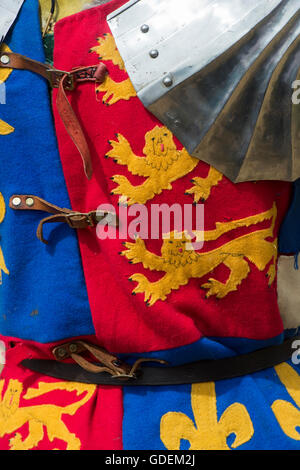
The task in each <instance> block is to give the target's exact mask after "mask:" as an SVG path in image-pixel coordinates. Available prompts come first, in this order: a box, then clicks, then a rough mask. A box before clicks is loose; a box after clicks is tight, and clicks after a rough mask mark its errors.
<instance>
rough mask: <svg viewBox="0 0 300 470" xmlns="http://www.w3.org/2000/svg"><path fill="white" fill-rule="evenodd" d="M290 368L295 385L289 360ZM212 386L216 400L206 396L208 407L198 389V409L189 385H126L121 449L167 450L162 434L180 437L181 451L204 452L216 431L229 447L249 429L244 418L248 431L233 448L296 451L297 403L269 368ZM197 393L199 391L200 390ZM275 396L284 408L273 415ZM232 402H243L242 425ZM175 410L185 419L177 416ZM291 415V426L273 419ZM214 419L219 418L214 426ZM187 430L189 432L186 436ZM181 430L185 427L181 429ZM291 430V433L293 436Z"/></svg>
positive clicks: (299, 432)
mask: <svg viewBox="0 0 300 470" xmlns="http://www.w3.org/2000/svg"><path fill="white" fill-rule="evenodd" d="M289 366H290V367H291V369H290V371H291V372H292V371H293V370H294V371H296V372H297V375H298V384H299V374H300V367H299V366H295V365H293V364H291V363H289ZM213 386H214V387H215V398H216V401H215V403H214V397H213V394H210V398H212V401H211V402H210V405H209V402H208V394H207V395H205V393H202V403H201V404H200V406H198V408H197V406H195V405H197V404H199V400H198V398H197V397H196V399H195V401H194V409H193V406H192V402H191V390H192V388H191V386H190V385H181V386H174V387H132V388H131V387H126V388H125V389H124V419H123V445H124V449H125V450H166V447H167V446H165V445H164V442H166V435H167V436H168V437H170V436H171V437H174V436H175V437H178V436H181V440H180V450H188V449H190V448H191V446H194V447H192V448H193V449H197V450H208V447H207V444H205V441H206V442H207V441H208V442H209V443H210V444H212V443H213V442H214V441H215V440H216V437H217V433H218V432H220V433H221V436H222V435H223V437H224V434H225V438H224V439H223V445H225V446H227V447H228V449H230V448H232V446H233V443H234V440H235V437H237V439H241V437H242V433H243V431H244V430H245V429H247V427H248V428H249V418H250V424H251V426H252V429H253V432H250V433H249V431H248V433H246V439H245V440H244V441H243V439H241V440H242V443H241V444H239V445H238V446H237V447H236V448H237V449H238V450H299V449H300V410H299V406H300V403H299V402H298V403H295V402H294V400H293V398H292V396H291V394H290V393H288V389H287V388H286V386H285V385H284V384H283V383H282V382H281V381H280V379H279V376H278V375H277V373H276V371H275V369H274V368H271V369H267V370H265V371H263V372H259V373H255V374H252V375H248V376H245V377H242V378H236V379H231V380H223V381H220V382H216V383H215V385H213ZM202 390H203V389H202ZM198 392H199V395H201V388H200V389H198ZM298 395H299V392H298ZM194 397H195V395H194ZM277 400H283V401H284V402H285V403H284V407H283V412H281V413H280V414H279V415H277V416H276V414H275V412H273V410H272V405H273V404H274V402H276V401H277ZM237 403H239V404H241V405H243V408H244V411H243V413H245V412H246V414H247V415H248V417H249V418H248V424H247V426H246V424H245V419H241V420H240V422H239V421H238V420H236V419H235V417H234V415H235V413H234V412H233V410H232V409H231V410H230V408H229V407H231V406H232V405H233V404H235V405H234V407H237V406H238V407H239V408H240V407H241V406H240V405H236V404H237ZM285 410H287V412H286V411H285ZM225 411H226V413H229V416H228V417H227V423H229V425H228V429H227V431H226V432H225V433H224V428H222V424H220V420H221V417H222V415H223V417H224V416H226V413H225V415H224V412H225ZM174 412H175V413H174ZM167 413H170V414H171V416H170V417H171V426H170V427H169V431H168V432H167V433H166V431H165V428H164V427H163V426H161V423H162V422H163V421H162V418H163V417H165V415H166V414H167ZM179 413H180V414H183V415H185V417H184V416H181V417H179ZM285 413H286V414H285ZM241 415H242V413H241V410H239V412H238V413H237V416H239V417H241ZM291 415H293V417H294V426H288V428H287V429H285V430H284V429H283V427H282V426H281V425H280V421H279V420H278V419H277V417H279V418H281V419H282V420H283V421H284V422H285V423H287V419H286V418H290V417H291ZM297 417H298V420H297ZM164 419H165V418H164ZM189 420H191V421H189ZM214 420H215V421H217V422H218V424H217V425H215V423H214ZM183 421H185V423H183ZM182 423H183V424H182ZM188 423H189V424H188ZM297 423H298V424H297ZM251 426H250V427H251ZM188 429H190V430H191V429H192V430H193V431H192V432H190V434H188V432H187V430H188ZM182 430H184V432H183V433H182ZM291 430H292V431H293V433H294V435H293V436H292V432H291ZM220 442H221V443H222V439H221V440H220V439H219V446H218V447H217V449H215V450H222V449H223V448H222V447H220ZM202 446H203V447H204V448H203V447H202ZM169 450H174V448H173V449H170V448H169Z"/></svg>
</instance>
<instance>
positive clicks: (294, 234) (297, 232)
mask: <svg viewBox="0 0 300 470" xmlns="http://www.w3.org/2000/svg"><path fill="white" fill-rule="evenodd" d="M279 252H280V253H282V254H288V255H289V254H295V255H298V253H299V252H300V179H298V180H297V181H296V182H295V183H294V191H293V200H292V203H291V206H290V208H289V210H288V213H287V215H286V217H285V220H284V221H283V224H282V226H281V229H280V233H279Z"/></svg>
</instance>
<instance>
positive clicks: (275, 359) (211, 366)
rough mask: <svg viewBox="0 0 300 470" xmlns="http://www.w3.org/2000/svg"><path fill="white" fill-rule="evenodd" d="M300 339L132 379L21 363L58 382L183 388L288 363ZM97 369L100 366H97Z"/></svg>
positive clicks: (146, 370) (142, 371)
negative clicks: (175, 386) (183, 385)
mask: <svg viewBox="0 0 300 470" xmlns="http://www.w3.org/2000/svg"><path fill="white" fill-rule="evenodd" d="M299 339H300V336H294V337H292V338H290V339H288V340H286V341H284V342H283V343H282V344H280V345H276V346H271V347H268V348H264V349H259V350H257V351H254V352H251V353H248V354H242V355H239V356H234V357H229V358H225V359H216V360H205V361H197V362H192V363H188V364H184V365H181V366H175V367H169V366H160V367H157V366H156V367H149V366H147V367H146V366H143V367H140V368H139V369H138V370H137V371H136V373H135V375H134V376H132V377H129V376H123V377H122V375H120V376H119V377H118V376H112V375H110V374H109V373H107V372H101V373H99V372H98V373H95V372H90V371H88V370H85V369H83V368H82V367H80V365H78V364H68V363H64V362H57V361H52V360H42V359H25V360H23V361H22V365H23V366H24V367H26V368H28V369H30V370H32V371H34V372H39V373H41V374H44V375H48V376H50V377H55V378H57V379H62V380H67V381H72V382H82V383H88V384H95V385H117V386H126V387H128V386H141V385H146V386H157V385H182V384H192V383H201V382H212V381H218V380H224V379H231V378H234V377H240V376H243V375H248V374H253V373H255V372H259V371H261V370H264V369H268V368H270V367H273V366H275V365H277V364H280V363H282V362H285V361H287V360H289V359H290V358H291V356H292V354H293V352H295V348H293V343H294V341H296V340H299ZM153 361H155V359H154V360H153ZM95 365H96V364H95ZM97 366H100V367H101V364H97Z"/></svg>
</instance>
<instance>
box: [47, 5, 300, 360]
mask: <svg viewBox="0 0 300 470" xmlns="http://www.w3.org/2000/svg"><path fill="white" fill-rule="evenodd" d="M123 3H124V2H123V1H112V2H110V3H109V4H107V5H104V6H101V7H97V8H93V9H91V10H88V11H85V12H81V13H79V14H77V15H74V16H71V17H69V18H65V19H63V20H61V21H60V22H58V23H57V24H56V28H55V53H54V65H55V67H56V68H58V69H62V70H71V69H72V67H75V66H86V65H93V64H96V63H98V60H99V59H98V55H97V54H96V53H95V52H92V51H91V48H93V47H95V46H97V44H98V42H97V38H99V37H102V38H103V37H105V36H103V34H104V33H109V27H108V25H107V22H106V16H107V14H108V13H110V12H111V11H113V10H114V9H116V8H117V7H119V6H120V5H121V4H123ZM102 61H103V62H104V63H105V64H106V65H107V67H108V70H109V74H110V78H111V79H113V80H114V81H124V80H125V79H127V78H128V76H127V74H126V72H125V71H124V70H121V69H120V67H118V66H116V65H115V64H114V63H113V61H112V60H105V57H103V59H102ZM68 96H69V99H70V101H71V103H72V106H73V108H74V110H75V112H76V114H77V116H78V118H79V120H80V122H81V124H82V127H83V129H84V132H85V135H86V137H87V139H88V143H89V146H90V149H91V153H92V160H93V168H94V176H93V178H92V179H91V181H88V180H87V179H86V177H85V175H84V172H83V168H82V163H81V158H80V156H79V155H78V153H77V151H76V148H75V147H74V144H73V143H72V142H71V140H70V138H69V137H68V135H67V133H66V131H65V129H64V126H63V124H62V122H61V119H60V117H59V115H58V113H57V110H56V106H55V100H56V93H55V92H54V95H53V103H54V113H55V124H56V130H57V136H58V143H59V149H60V154H61V160H62V165H63V170H64V174H65V178H66V183H67V187H68V191H69V194H70V199H71V203H72V207H73V209H74V210H80V211H89V210H92V209H95V208H96V207H98V205H99V204H101V203H111V204H113V205H114V206H115V208H116V210H117V208H118V205H117V204H118V196H117V195H111V191H113V190H114V189H115V188H116V182H114V181H112V180H111V177H113V176H114V175H116V174H118V175H124V176H125V177H126V178H127V179H128V180H130V182H131V183H132V184H134V185H140V184H142V183H143V182H144V181H145V178H144V177H141V176H137V175H132V173H131V172H130V171H129V170H128V168H127V167H126V166H125V165H121V164H118V163H116V162H114V161H113V159H112V158H105V155H107V153H108V152H109V151H110V150H111V149H112V145H111V143H110V142H109V141H116V140H117V137H116V134H117V133H118V134H121V135H122V136H124V137H125V138H126V139H127V140H128V142H129V143H130V145H131V147H132V149H133V151H134V153H135V154H136V155H138V156H141V157H143V149H144V146H145V135H146V133H147V132H149V131H151V130H152V129H153V128H154V127H155V126H162V124H161V123H159V122H158V121H157V119H156V118H155V117H154V116H153V115H151V114H150V113H149V112H148V111H147V110H146V109H145V108H144V107H143V105H142V103H141V102H140V100H139V99H138V98H137V97H133V98H131V99H129V100H124V99H123V100H119V101H118V102H116V103H114V104H111V105H110V106H106V105H105V104H103V103H102V99H103V93H101V92H99V93H98V94H97V95H96V93H95V86H94V85H93V84H91V83H86V84H82V85H79V86H78V87H77V89H76V90H75V91H74V92H72V93H69V94H68ZM174 142H175V143H176V145H177V149H181V148H182V146H181V145H180V143H179V142H178V141H177V140H176V139H174ZM208 171H209V166H208V165H207V164H205V163H203V162H199V163H198V165H197V166H196V167H195V169H194V170H193V171H191V172H189V173H188V174H186V175H185V176H183V177H181V178H179V179H177V180H176V181H174V182H172V189H167V190H162V192H161V193H160V194H156V195H155V196H154V197H153V198H152V199H150V200H148V201H147V203H146V207H147V208H149V209H150V207H151V204H163V203H167V204H173V203H179V204H180V205H181V206H183V205H184V204H191V203H192V198H191V196H188V195H186V194H185V193H186V190H187V189H189V188H191V186H192V183H191V179H193V178H195V177H203V178H204V177H206V176H207V174H208ZM290 187H291V186H290V184H288V183H283V182H258V183H242V184H237V185H234V184H233V183H231V182H230V181H229V180H228V179H226V178H225V177H224V178H223V179H222V181H221V182H220V183H219V184H218V185H216V186H215V187H214V188H212V191H211V195H210V197H209V198H208V199H207V201H206V202H205V230H213V229H215V228H216V223H217V222H229V221H232V220H237V219H242V218H245V217H249V216H253V215H256V214H260V213H263V212H264V211H267V210H270V209H271V208H272V206H273V203H276V206H277V209H278V217H277V219H276V227H275V231H274V234H275V235H276V234H277V232H278V227H279V225H280V223H281V220H282V217H283V215H284V213H285V211H286V209H287V205H288V202H289V198H290ZM266 226H270V221H265V222H262V223H261V224H260V225H251V226H250V227H247V228H244V229H238V230H234V231H232V232H230V233H228V234H225V235H223V236H222V237H220V238H219V239H218V240H216V241H215V242H208V243H205V245H204V248H203V249H202V251H201V252H205V251H207V250H212V249H214V248H216V247H218V246H221V245H222V244H224V243H227V242H228V241H230V240H232V239H234V238H236V237H238V236H240V235H242V234H245V233H250V232H254V231H256V230H258V228H260V229H261V228H263V227H266ZM78 236H79V244H80V249H81V254H82V261H83V267H84V273H85V278H86V283H87V289H88V295H89V301H90V305H91V311H92V315H93V322H94V325H95V329H96V336H97V338H98V341H99V343H100V344H101V345H103V346H104V347H105V348H107V349H108V350H110V351H115V352H144V351H152V350H159V349H168V348H172V347H178V346H181V345H184V344H188V343H191V342H193V341H196V340H198V339H199V338H201V337H202V336H214V337H243V338H249V339H267V338H271V337H273V336H276V335H278V334H280V333H281V332H282V322H281V319H280V315H279V311H278V306H277V292H276V283H275V282H274V283H273V284H272V285H271V286H268V280H267V278H266V273H267V271H268V267H266V269H262V270H259V269H258V267H257V265H256V264H255V263H252V262H251V261H249V267H250V273H249V275H248V276H247V278H246V279H244V280H243V281H242V282H241V284H240V285H239V286H238V288H237V290H235V291H234V292H230V293H229V294H228V295H227V296H225V297H224V298H222V299H217V298H216V297H215V296H211V297H210V298H208V299H207V298H206V291H205V290H203V289H201V288H200V287H201V286H202V285H203V284H204V283H206V282H207V281H208V279H209V278H211V277H213V278H215V279H217V280H219V281H221V282H225V281H226V279H227V278H228V275H229V269H228V267H226V266H225V265H224V264H220V265H219V266H218V267H217V268H216V269H215V270H214V271H213V272H208V273H207V274H206V275H205V276H203V277H202V278H201V279H200V278H191V279H190V280H189V282H188V283H187V285H184V286H181V287H180V288H179V289H176V290H175V289H173V290H172V292H171V293H169V294H168V295H167V298H166V300H158V301H157V302H156V303H155V304H154V305H152V306H150V307H147V305H146V304H145V301H144V295H143V294H141V293H139V294H137V295H135V296H132V295H131V293H132V290H133V289H134V287H135V285H136V283H130V282H129V281H128V278H129V277H130V276H132V275H133V274H135V273H141V274H144V275H145V276H146V278H147V279H149V280H150V281H151V282H153V281H157V280H159V279H160V278H161V277H162V276H163V274H164V273H162V272H156V271H150V270H149V269H144V268H143V266H142V265H141V263H138V264H129V263H128V260H127V259H126V258H125V257H124V256H120V255H119V252H121V251H124V250H125V248H124V246H123V245H122V242H123V241H124V240H119V239H117V240H104V241H101V240H99V239H97V237H96V233H95V229H90V230H81V231H80V230H79V231H78ZM145 243H146V246H147V249H148V250H149V251H151V252H153V253H156V254H160V250H161V246H162V240H161V239H159V240H146V242H145ZM249 243H251V242H249Z"/></svg>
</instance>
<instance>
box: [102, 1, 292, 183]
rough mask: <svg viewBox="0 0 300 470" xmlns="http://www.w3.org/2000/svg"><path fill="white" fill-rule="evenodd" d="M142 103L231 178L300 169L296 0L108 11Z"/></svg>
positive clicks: (161, 4)
mask: <svg viewBox="0 0 300 470" xmlns="http://www.w3.org/2000/svg"><path fill="white" fill-rule="evenodd" d="M108 22H109V26H110V28H111V31H112V33H113V35H114V37H115V40H116V43H117V47H118V49H119V51H120V54H121V56H122V58H123V59H124V62H125V66H126V70H127V72H128V74H129V76H130V79H131V81H132V83H133V85H134V87H135V89H136V91H137V93H138V96H139V98H140V99H141V101H142V102H143V104H144V105H145V106H146V107H147V108H148V109H149V110H150V111H151V112H152V113H153V114H154V115H155V116H157V118H158V119H160V121H162V122H163V123H164V124H165V125H166V126H167V127H168V128H169V129H170V130H171V131H172V132H173V133H174V134H175V135H176V136H177V137H178V139H179V140H180V141H181V142H182V144H183V145H184V146H185V147H186V148H187V150H188V151H189V152H190V154H192V155H193V156H195V157H197V158H199V159H201V160H203V161H205V162H207V163H209V164H211V165H213V166H214V167H216V168H217V169H218V170H220V171H221V172H222V173H224V174H225V175H226V176H227V177H229V178H230V179H231V180H232V181H236V182H237V181H248V180H261V179H273V180H274V179H280V180H288V181H292V180H295V179H296V178H298V177H300V144H299V137H300V105H296V104H293V102H292V95H293V92H294V90H293V87H292V86H293V84H294V82H295V80H296V79H297V78H299V79H300V73H299V66H300V0H251V1H245V0H185V1H184V2H183V1H182V0H131V1H130V2H128V3H126V4H125V5H124V6H123V7H121V8H120V9H118V10H116V11H115V12H113V13H112V14H111V15H109V17H108Z"/></svg>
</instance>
